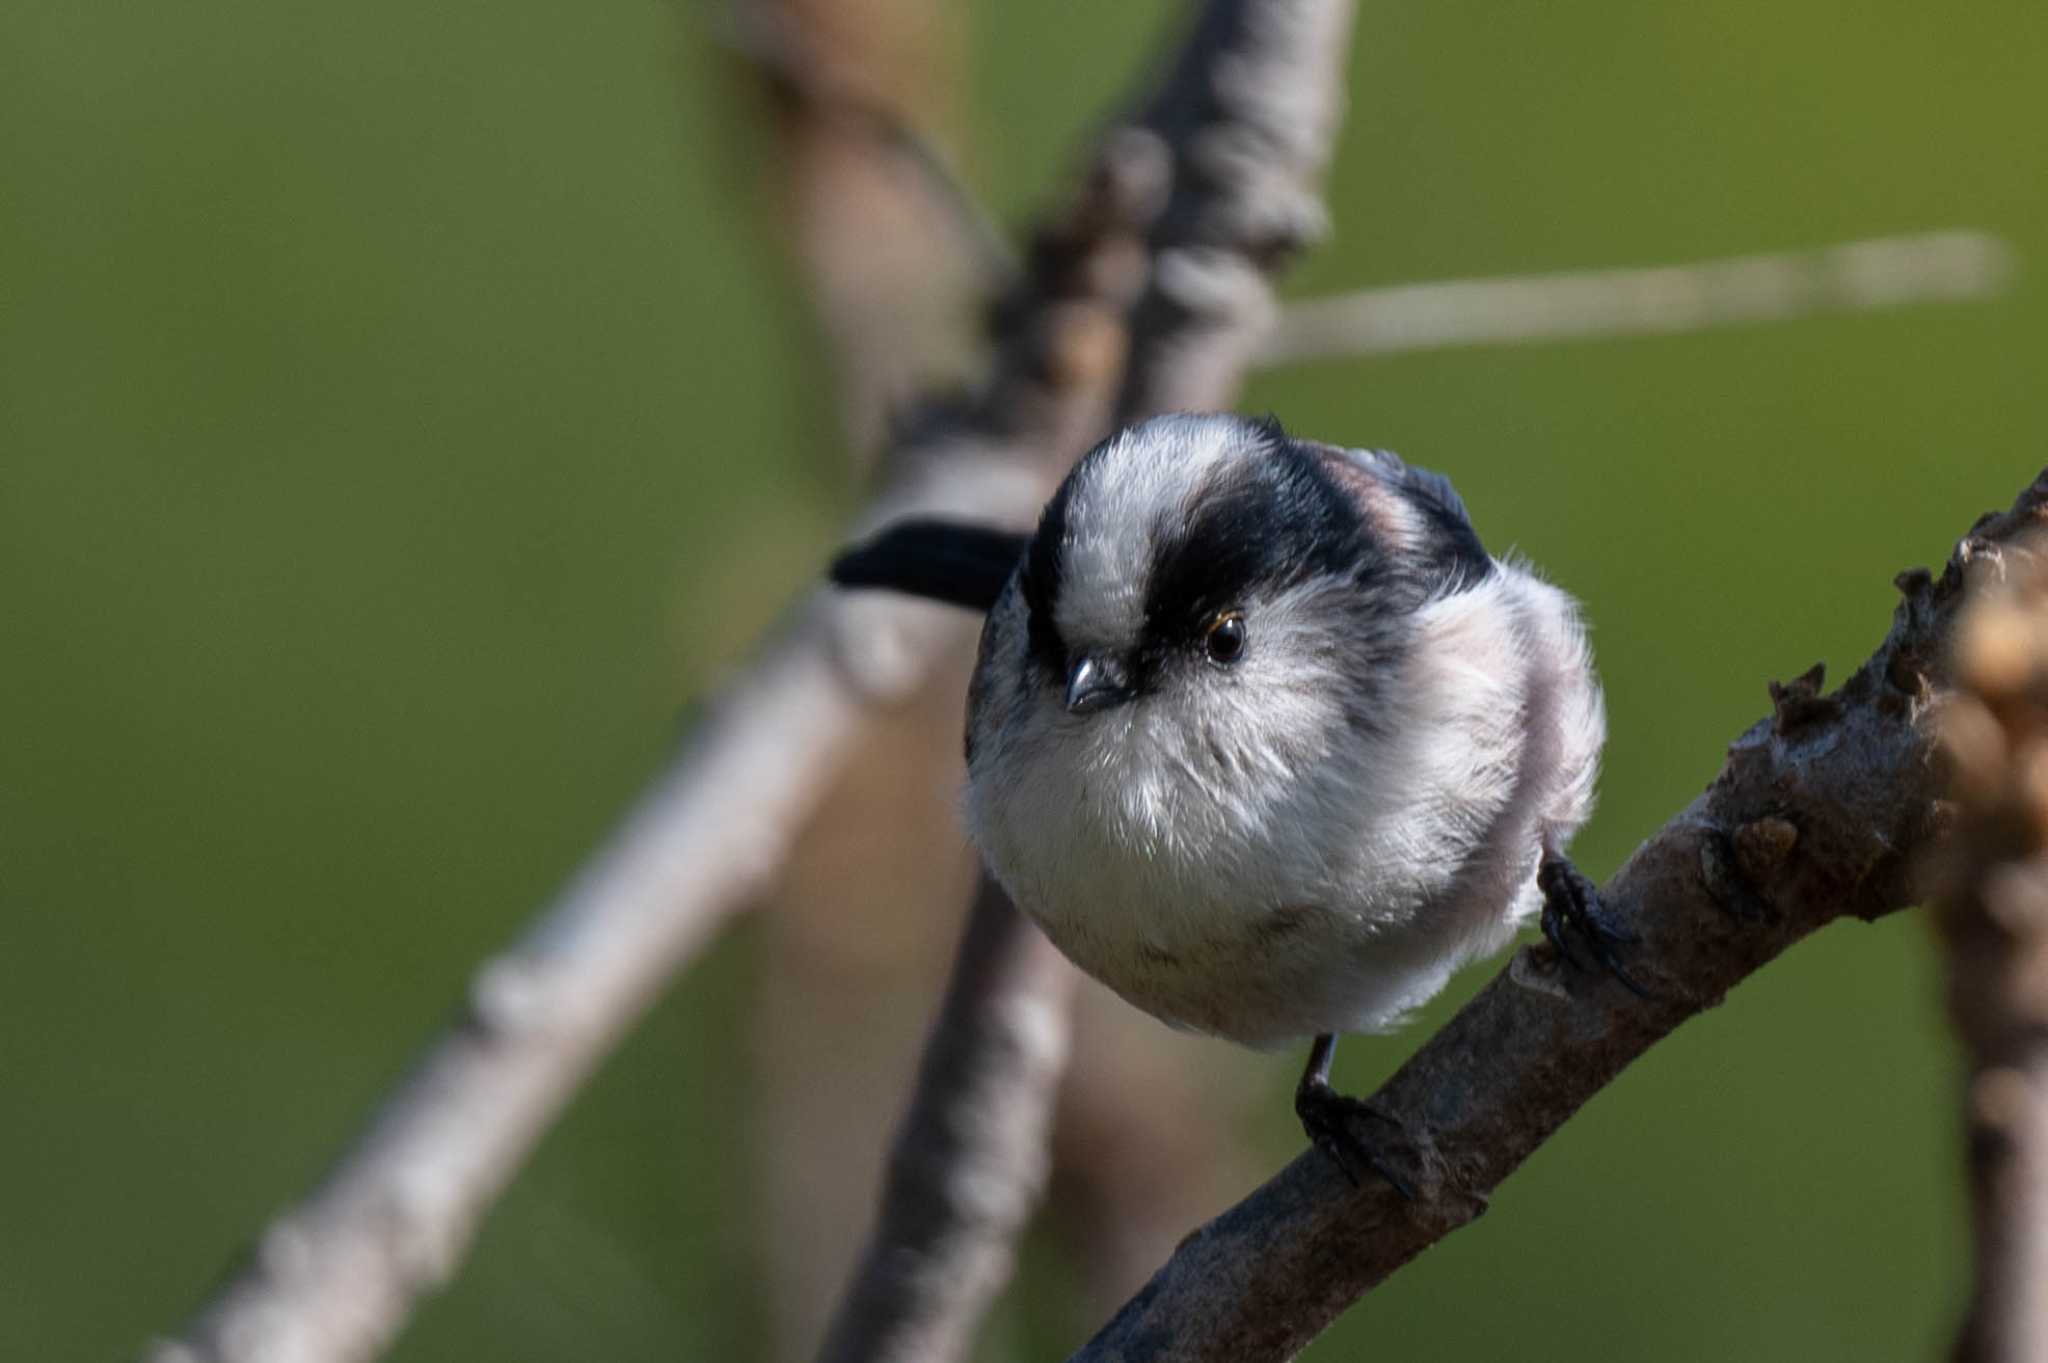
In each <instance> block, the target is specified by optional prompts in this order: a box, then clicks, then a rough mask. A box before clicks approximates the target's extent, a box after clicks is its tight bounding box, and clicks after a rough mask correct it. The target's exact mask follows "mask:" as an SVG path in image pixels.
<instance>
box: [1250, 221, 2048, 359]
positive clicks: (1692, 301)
mask: <svg viewBox="0 0 2048 1363" xmlns="http://www.w3.org/2000/svg"><path fill="white" fill-rule="evenodd" d="M2017 270H2018V264H2017V258H2016V257H2015V255H2014V252H2013V249H2012V247H2011V246H2009V245H2007V244H2006V243H2005V242H2004V241H2003V240H2002V239H2000V238H1998V237H1995V236H1991V235H1989V234H1987V233H1984V232H1974V231H1952V232H1923V233H1917V234H1914V235H1910V236H1896V237H1873V238H1871V239H1870V240H1868V241H1852V242H1844V243H1842V244H1840V245H1836V246H1829V247H1825V248H1822V249H1820V250H1814V251H1785V252H1776V253H1772V254H1768V255H1752V256H1734V257H1730V258H1728V259H1725V260H1704V261H1697V262H1694V263H1690V264H1684V265H1658V266H1650V267H1647V268H1642V269H1613V270H1578V271H1572V272H1568V273H1562V274H1534V275H1509V276H1504V277H1501V278H1494V279H1451V280H1442V281H1438V282H1435V283H1426V284H1397V285H1393V286H1391V287H1388V288H1378V289H1361V290H1359V291H1357V292H1356V293H1346V294H1339V295H1336V296H1334V297H1329V298H1310V299H1304V300H1302V301H1301V302H1298V303H1291V304H1289V305H1288V306H1287V307H1286V309H1285V310H1283V311H1282V313H1281V314H1280V316H1279V318H1278V320H1277V321H1276V323H1275V325H1274V326H1273V328H1272V329H1271V330H1270V331H1269V332H1268V333H1267V334H1266V336H1265V337H1264V338H1263V340H1262V341H1261V342H1260V345H1259V351H1258V355H1257V363H1259V364H1261V365H1265V366H1273V365H1282V364H1296V363H1300V362H1302V361H1305V360H1327V359H1344V358H1349V357H1354V356H1363V355H1401V354H1410V353H1413V352H1417V351H1424V350H1441V349H1445V348H1448V347H1452V346H1483V345H1527V344H1533V343H1540V342H1545V341H1561V340H1577V339H1585V338H1589V337H1603V336H1638V335H1668V334H1672V333H1677V332H1693V331H1704V330H1707V329H1708V328H1710V327H1720V326H1731V325H1735V324H1738V323H1746V322H1781V321H1789V320H1791V319H1793V318H1798V317H1811V316H1818V315H1822V314H1826V313H1835V312H1862V311H1869V310H1872V309H1878V308H1894V307H1902V306H1905V305H1907V304H1911V303H1942V302H1961V301H1968V300H1973V299H1984V298H1993V297H1996V296H1998V295H1999V294H2001V293H2004V292H2005V291H2006V290H2007V289H2008V288H2010V287H2011V283H2012V280H2013V278H2014V276H2015V274H2016V273H2017Z"/></svg>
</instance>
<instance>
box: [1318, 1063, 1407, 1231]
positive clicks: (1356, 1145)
mask: <svg viewBox="0 0 2048 1363" xmlns="http://www.w3.org/2000/svg"><path fill="white" fill-rule="evenodd" d="M1294 1112H1295V1115H1296V1116H1298V1117H1300V1118H1301V1129H1302V1130H1303V1131H1305V1132H1307V1133H1308V1138H1309V1140H1310V1142H1311V1143H1312V1144H1314V1146H1315V1148H1316V1149H1318V1150H1320V1151H1322V1152H1323V1154H1324V1155H1326V1156H1328V1157H1329V1160H1330V1162H1331V1163H1332V1164H1334V1165H1336V1166H1337V1169H1338V1171H1339V1172H1340V1173H1342V1174H1343V1175H1344V1177H1345V1178H1346V1179H1348V1180H1349V1181H1350V1183H1351V1186H1352V1187H1354V1188H1356V1187H1359V1186H1360V1185H1361V1184H1362V1183H1363V1181H1364V1179H1363V1175H1364V1172H1365V1171H1367V1170H1370V1171H1371V1172H1372V1173H1374V1174H1377V1175H1379V1177H1381V1178H1383V1179H1385V1180H1386V1181H1387V1186H1389V1187H1391V1188H1392V1189H1393V1190H1394V1191H1395V1192H1397V1193H1399V1194H1400V1195H1401V1197H1402V1199H1403V1200H1404V1201H1408V1202H1413V1201H1414V1200H1415V1189H1414V1187H1413V1186H1412V1185H1411V1184H1410V1183H1409V1182H1408V1180H1407V1179H1405V1178H1403V1177H1401V1175H1399V1174H1397V1173H1395V1172H1394V1170H1393V1167H1392V1166H1391V1165H1389V1164H1388V1163H1387V1161H1386V1160H1385V1158H1383V1157H1382V1156H1381V1155H1380V1153H1379V1151H1377V1150H1375V1149H1374V1148H1373V1147H1372V1146H1371V1145H1370V1144H1369V1143H1368V1142H1367V1141H1366V1140H1365V1139H1364V1138H1363V1137H1362V1136H1360V1135H1359V1134H1358V1126H1359V1123H1360V1122H1362V1121H1366V1120H1374V1119H1379V1120H1384V1119H1380V1118H1379V1116H1378V1114H1377V1113H1375V1112H1374V1111H1373V1110H1372V1109H1371V1107H1369V1106H1368V1105H1367V1104H1366V1103H1365V1102H1363V1101H1362V1100H1360V1099H1357V1098H1353V1097H1350V1096H1349V1095H1347V1094H1342V1093H1339V1092H1337V1091H1336V1090H1335V1089H1333V1088H1331V1087H1330V1086H1329V1085H1328V1084H1324V1083H1316V1082H1313V1081H1311V1082H1305V1083H1303V1084H1302V1086H1301V1087H1300V1088H1298V1089H1296V1090H1295V1092H1294Z"/></svg>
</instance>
